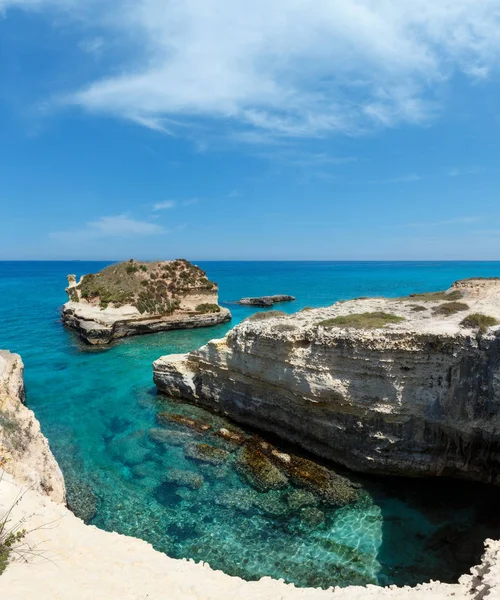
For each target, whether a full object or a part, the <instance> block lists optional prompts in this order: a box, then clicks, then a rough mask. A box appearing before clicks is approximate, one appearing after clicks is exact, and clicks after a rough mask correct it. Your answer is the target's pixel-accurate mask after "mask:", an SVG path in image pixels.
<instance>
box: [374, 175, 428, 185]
mask: <svg viewBox="0 0 500 600" xmlns="http://www.w3.org/2000/svg"><path fill="white" fill-rule="evenodd" d="M422 179H423V177H422V176H421V175H415V174H411V175H401V176H399V177H389V178H387V179H373V180H372V181H369V182H368V183H376V184H382V185H383V184H391V183H414V182H416V181H421V180H422Z"/></svg>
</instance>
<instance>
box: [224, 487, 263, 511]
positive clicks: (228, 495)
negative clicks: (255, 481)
mask: <svg viewBox="0 0 500 600" xmlns="http://www.w3.org/2000/svg"><path fill="white" fill-rule="evenodd" d="M215 503H216V504H218V505H219V506H225V507H226V508H236V509H237V510H239V511H241V512H248V511H250V510H251V509H252V508H253V507H254V506H255V504H256V503H257V492H255V491H253V490H246V489H244V488H237V489H234V488H233V489H230V490H228V491H226V492H223V493H222V494H220V495H218V496H216V498H215Z"/></svg>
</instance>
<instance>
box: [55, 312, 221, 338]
mask: <svg viewBox="0 0 500 600" xmlns="http://www.w3.org/2000/svg"><path fill="white" fill-rule="evenodd" d="M230 320H231V313H230V312H229V310H228V309H227V308H223V307H221V309H220V312H216V313H206V314H193V313H189V312H182V311H176V312H175V313H174V314H172V315H168V316H164V317H162V316H152V315H149V316H144V315H141V314H140V313H139V311H138V310H137V309H136V308H135V307H134V306H130V305H126V306H122V307H120V308H110V307H108V308H106V309H105V310H101V309H100V307H99V306H92V305H90V304H87V303H83V302H67V303H66V304H65V305H64V306H63V311H62V321H63V323H64V324H65V325H67V326H68V327H70V328H71V329H74V330H75V331H76V332H77V333H78V335H79V337H80V338H81V339H82V340H83V341H85V342H86V343H88V344H92V345H103V344H109V343H110V342H112V341H113V340H116V339H120V338H124V337H129V336H132V335H141V334H146V333H157V332H159V331H170V330H173V329H194V328H197V327H211V326H213V325H219V324H220V323H227V322H228V321H230Z"/></svg>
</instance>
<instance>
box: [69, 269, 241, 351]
mask: <svg viewBox="0 0 500 600" xmlns="http://www.w3.org/2000/svg"><path fill="white" fill-rule="evenodd" d="M68 282H69V285H68V287H67V288H66V292H67V294H68V296H69V302H67V303H66V304H65V305H64V307H63V311H62V320H63V323H64V324H65V325H67V326H68V327H70V328H72V329H74V330H76V331H77V332H78V334H79V336H80V338H81V339H82V340H83V341H85V342H87V343H89V344H93V345H100V344H109V343H110V342H112V341H113V340H115V339H118V338H123V337H128V336H131V335H139V334H144V333H156V332H158V331H169V330H171V329H192V328H195V327H209V326H211V325H217V324H219V323H225V322H227V321H229V320H230V319H231V313H230V312H229V310H228V309H227V308H223V307H221V306H219V304H218V287H217V284H216V283H214V282H213V281H210V280H209V279H208V278H207V276H206V273H205V272H204V271H202V270H201V269H200V268H199V267H197V266H195V265H192V264H191V263H189V262H188V261H186V260H184V259H177V260H174V261H166V262H148V263H146V262H138V261H133V260H132V261H128V262H126V263H118V264H115V265H111V266H109V267H106V268H105V269H103V270H102V271H100V272H99V273H96V274H89V275H84V276H83V277H82V278H81V279H80V281H79V282H78V283H77V281H76V277H75V276H74V275H68Z"/></svg>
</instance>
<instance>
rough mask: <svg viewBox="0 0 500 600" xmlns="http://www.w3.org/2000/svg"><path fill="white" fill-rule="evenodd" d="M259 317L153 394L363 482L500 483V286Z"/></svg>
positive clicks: (162, 368)
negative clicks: (223, 418)
mask: <svg viewBox="0 0 500 600" xmlns="http://www.w3.org/2000/svg"><path fill="white" fill-rule="evenodd" d="M256 317H257V318H255V316H254V317H251V318H250V319H247V320H246V321H244V322H242V323H241V324H240V325H238V326H237V327H235V328H234V329H232V330H231V331H230V332H229V333H228V334H227V335H226V337H225V338H223V339H219V340H212V341H210V342H209V343H208V344H207V345H206V346H204V347H202V348H200V349H199V350H197V351H195V352H191V353H189V354H187V355H170V356H165V357H162V358H160V359H159V360H157V361H156V362H155V363H154V380H155V383H156V385H157V387H158V389H159V390H160V391H161V392H163V393H165V394H167V395H169V396H172V397H177V398H182V399H185V400H188V401H190V402H194V403H199V404H201V405H203V406H205V407H208V408H211V409H213V410H215V411H218V412H221V413H223V414H224V415H227V416H229V417H230V418H232V419H234V420H235V421H236V422H240V423H243V424H247V425H251V426H252V427H255V428H257V429H261V430H264V431H268V432H271V433H274V434H277V435H278V436H280V437H282V438H283V439H285V440H287V441H290V442H293V443H295V444H298V445H299V446H302V447H303V448H305V449H306V450H308V451H310V452H312V453H315V454H317V455H319V456H321V457H324V458H327V459H329V460H333V461H336V462H338V463H341V464H343V465H345V466H347V467H349V468H351V469H354V470H358V471H363V472H370V473H379V474H391V475H404V476H441V475H443V476H452V477H458V478H466V479H471V480H476V481H483V482H488V483H495V484H499V483H500V469H499V468H498V467H499V464H500V433H499V431H500V427H499V425H500V402H499V400H500V388H499V384H498V381H499V380H500V337H499V336H498V335H497V332H498V331H499V325H498V324H499V323H500V281H498V280H494V279H493V280H482V279H476V280H467V281H461V282H457V283H456V284H454V286H453V287H452V288H451V289H450V290H448V291H447V292H441V293H434V294H423V295H414V296H411V297H408V298H400V299H383V298H374V299H359V300H354V301H349V302H340V303H337V304H335V305H334V306H332V307H330V308H325V309H314V310H312V309H311V310H304V311H301V312H299V313H296V314H294V315H285V314H284V313H276V311H271V312H270V313H267V314H266V313H261V314H259V315H257V316H256Z"/></svg>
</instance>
